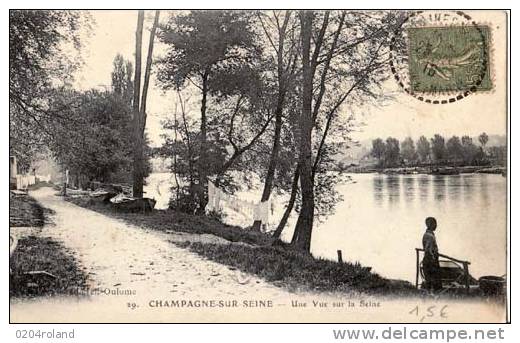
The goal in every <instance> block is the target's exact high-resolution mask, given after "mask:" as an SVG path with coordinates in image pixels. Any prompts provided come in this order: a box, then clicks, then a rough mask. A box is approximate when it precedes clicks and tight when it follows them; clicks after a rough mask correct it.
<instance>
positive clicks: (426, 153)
mask: <svg viewBox="0 0 520 343" xmlns="http://www.w3.org/2000/svg"><path fill="white" fill-rule="evenodd" d="M417 154H418V155H419V160H420V161H421V163H426V162H428V161H429V159H430V142H429V141H428V139H427V138H426V137H424V136H421V137H419V140H418V141H417Z"/></svg>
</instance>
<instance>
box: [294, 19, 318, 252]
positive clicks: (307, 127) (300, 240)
mask: <svg viewBox="0 0 520 343" xmlns="http://www.w3.org/2000/svg"><path fill="white" fill-rule="evenodd" d="M299 15H300V25H301V29H300V30H301V42H302V45H301V54H302V78H303V85H302V103H301V114H300V120H299V129H300V147H299V161H298V166H299V173H300V186H301V191H302V205H301V210H300V215H299V216H298V222H297V224H296V228H295V231H296V232H297V234H296V233H295V238H293V242H292V244H293V245H294V246H295V247H296V248H297V249H299V250H302V251H307V252H308V251H310V245H311V235H312V226H313V221H314V185H313V175H312V145H311V139H312V126H313V120H312V78H313V75H312V69H311V68H312V65H311V59H310V53H311V39H312V23H313V19H314V13H313V12H312V11H300V14H299Z"/></svg>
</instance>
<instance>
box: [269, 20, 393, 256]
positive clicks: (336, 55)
mask: <svg viewBox="0 0 520 343" xmlns="http://www.w3.org/2000/svg"><path fill="white" fill-rule="evenodd" d="M309 17H310V18H312V20H311V22H312V29H311V32H313V34H312V36H313V38H312V39H311V43H310V45H311V48H310V50H312V53H309V62H308V63H309V64H308V66H307V67H308V70H307V71H308V72H310V74H307V75H306V74H305V72H304V70H305V68H307V67H305V66H304V63H303V57H302V67H301V71H300V75H301V76H300V78H299V79H298V80H299V82H300V85H302V84H305V82H306V81H305V77H306V76H307V77H309V75H310V78H311V81H312V82H311V84H312V87H311V113H312V116H311V123H312V127H311V134H310V136H309V135H307V131H305V130H304V131H302V123H301V120H302V118H306V116H305V115H304V114H303V113H300V115H299V116H297V118H298V120H297V121H296V122H295V123H294V124H295V125H294V127H295V136H297V137H298V140H299V141H300V142H301V143H302V144H300V147H299V148H298V150H299V151H300V154H299V162H298V165H297V166H295V168H294V170H295V173H298V174H300V175H295V177H294V179H297V178H298V177H299V179H300V190H301V206H300V211H299V217H298V221H297V223H296V227H295V230H294V234H293V238H292V241H291V244H292V245H293V246H294V247H295V248H297V249H299V250H302V251H304V252H309V247H310V240H311V233H312V225H309V224H311V222H312V221H313V220H314V218H312V220H311V216H314V214H312V215H311V214H309V213H306V212H307V209H306V208H305V207H306V206H307V207H309V204H310V203H311V201H310V199H311V198H312V199H313V208H312V211H316V214H318V215H320V216H326V215H327V214H330V213H331V211H332V210H333V209H334V204H335V203H336V202H337V201H338V200H339V199H341V197H340V196H339V195H338V194H337V191H336V189H335V187H334V185H335V184H336V182H340V181H341V178H340V177H336V178H330V177H327V173H328V171H329V170H330V168H331V167H332V166H333V165H334V161H333V159H332V158H331V156H333V154H334V153H335V151H337V149H338V147H341V146H343V147H345V146H347V145H348V142H349V134H350V132H352V130H353V122H352V116H349V115H342V116H340V115H339V113H340V111H341V109H342V105H343V104H344V103H348V104H350V105H355V104H361V103H366V102H367V101H374V99H376V98H377V96H376V94H380V91H381V90H380V88H379V86H380V82H383V81H384V80H385V79H386V78H387V77H388V74H387V73H385V72H384V70H386V67H385V66H386V65H387V63H386V62H387V60H386V58H387V56H385V53H384V52H383V51H384V49H383V47H385V46H387V45H388V42H389V41H388V39H387V38H388V37H387V36H386V34H387V32H391V30H392V29H391V27H393V25H395V24H396V23H397V22H398V20H396V19H397V18H396V17H395V16H393V14H392V13H387V12H374V13H371V15H368V16H366V15H364V14H360V13H352V12H346V11H335V12H331V11H323V12H312V11H311V13H310V14H309V13H308V12H305V11H304V12H303V13H302V12H300V16H299V18H300V37H301V41H302V45H301V47H300V49H301V51H302V52H303V47H304V42H305V40H304V35H303V32H302V31H301V30H302V29H303V27H304V26H305V24H302V23H301V22H302V21H309ZM353 36H356V37H358V38H356V39H355V40H354V41H352V40H351V39H352V37H353ZM305 44H306V43H305ZM347 52H348V53H347ZM302 56H303V55H302ZM300 80H301V81H300ZM303 88H304V87H298V93H299V98H300V106H302V107H306V106H303V103H304V102H307V101H308V99H305V97H306V96H309V94H305V92H304V91H303ZM307 91H309V89H307ZM376 101H377V100H376ZM302 135H305V136H304V137H303V139H302ZM313 137H314V138H313ZM302 145H306V146H307V145H310V146H311V151H310V154H309V152H308V149H307V148H306V147H305V146H303V147H302ZM302 156H306V158H310V159H311V160H312V162H311V166H312V167H311V179H310V180H311V182H310V184H311V185H312V188H311V187H309V185H307V186H305V187H304V186H303V184H304V183H307V181H305V180H303V179H304V176H303V173H307V171H304V169H306V167H303V166H301V165H300V164H301V163H302V159H303V158H302ZM340 176H341V175H340ZM304 188H305V189H306V190H305V191H304ZM317 190H319V192H318V191H317ZM325 190H326V191H325ZM295 191H296V190H295V189H294V188H293V192H292V194H294V192H295ZM304 192H307V193H308V194H307V195H304ZM310 192H313V193H314V194H310ZM292 194H291V199H292V198H293V196H292ZM304 197H305V198H307V200H306V201H304V200H303V199H304ZM304 203H306V205H304ZM322 205H323V206H322ZM290 210H291V207H289V206H288V207H287V209H286V212H287V211H290ZM321 211H323V212H321ZM320 212H321V213H320ZM284 217H285V215H284ZM318 218H319V217H318ZM277 231H279V230H278V229H277Z"/></svg>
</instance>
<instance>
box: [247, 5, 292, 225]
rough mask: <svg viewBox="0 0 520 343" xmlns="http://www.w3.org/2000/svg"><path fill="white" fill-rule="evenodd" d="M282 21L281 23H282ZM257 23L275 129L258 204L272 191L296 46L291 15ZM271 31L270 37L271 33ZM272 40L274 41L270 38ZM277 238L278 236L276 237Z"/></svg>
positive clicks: (261, 20) (262, 17)
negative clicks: (267, 54)
mask: <svg viewBox="0 0 520 343" xmlns="http://www.w3.org/2000/svg"><path fill="white" fill-rule="evenodd" d="M282 18H283V20H282ZM258 20H259V22H260V24H261V26H262V28H263V32H264V35H265V36H266V37H267V41H268V42H269V43H270V45H271V47H272V54H273V55H272V57H271V58H272V61H271V63H272V65H273V69H274V70H276V72H274V73H273V74H275V75H276V78H275V81H274V82H275V83H276V105H275V110H274V114H275V128H274V133H273V143H272V149H271V153H270V155H269V162H268V167H267V173H266V176H265V181H264V189H263V191H262V197H261V199H260V201H261V202H266V201H268V200H269V198H270V196H271V192H272V190H273V187H274V179H275V172H276V168H277V165H278V155H279V151H280V148H281V147H280V142H281V133H282V125H283V111H284V107H285V103H286V96H287V93H288V92H289V87H290V86H291V83H292V81H293V79H294V75H295V67H296V64H297V56H298V55H297V53H298V50H297V49H296V46H297V44H296V43H297V42H296V40H295V39H294V37H292V38H293V39H291V36H290V34H291V33H293V32H294V30H295V27H294V26H295V23H296V20H295V16H293V15H292V11H285V12H284V13H283V14H281V13H279V12H278V11H273V13H272V16H267V15H266V16H264V15H263V14H262V13H260V12H258ZM271 31H274V34H273V33H271ZM273 36H274V37H273ZM260 225H261V222H260V221H259V220H256V221H255V222H254V223H253V228H252V229H253V230H256V231H258V230H260ZM278 235H279V234H278Z"/></svg>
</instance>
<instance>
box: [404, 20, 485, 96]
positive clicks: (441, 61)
mask: <svg viewBox="0 0 520 343" xmlns="http://www.w3.org/2000/svg"><path fill="white" fill-rule="evenodd" d="M407 31H408V32H407V33H408V40H409V65H408V66H409V74H410V86H411V89H412V91H413V92H429V93H433V92H439V91H441V92H451V91H456V92H460V91H466V90H472V91H482V90H490V89H491V87H492V84H491V79H490V76H489V57H488V56H489V28H488V27H487V26H478V27H468V26H447V27H413V28H412V27H411V28H408V29H407Z"/></svg>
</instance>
